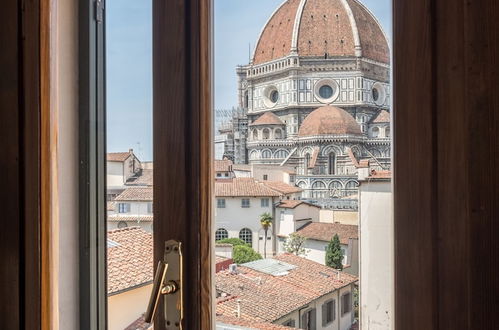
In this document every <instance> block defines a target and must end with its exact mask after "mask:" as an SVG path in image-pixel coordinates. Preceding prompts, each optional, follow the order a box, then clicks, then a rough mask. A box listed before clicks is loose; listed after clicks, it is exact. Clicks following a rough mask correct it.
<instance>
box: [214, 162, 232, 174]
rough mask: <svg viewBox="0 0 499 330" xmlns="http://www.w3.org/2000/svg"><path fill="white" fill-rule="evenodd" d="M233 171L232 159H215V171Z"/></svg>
mask: <svg viewBox="0 0 499 330" xmlns="http://www.w3.org/2000/svg"><path fill="white" fill-rule="evenodd" d="M230 171H232V161H231V160H228V159H224V160H215V172H230Z"/></svg>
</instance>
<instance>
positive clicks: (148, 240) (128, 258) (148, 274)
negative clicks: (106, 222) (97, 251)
mask: <svg viewBox="0 0 499 330" xmlns="http://www.w3.org/2000/svg"><path fill="white" fill-rule="evenodd" d="M107 239H108V248H107V293H108V295H112V294H117V293H119V292H120V291H123V290H126V289H129V288H133V287H136V286H139V285H145V284H148V283H150V282H152V280H153V238H152V234H150V233H147V232H145V231H144V230H142V229H140V228H139V227H128V228H123V229H116V230H111V231H109V232H108V234H107Z"/></svg>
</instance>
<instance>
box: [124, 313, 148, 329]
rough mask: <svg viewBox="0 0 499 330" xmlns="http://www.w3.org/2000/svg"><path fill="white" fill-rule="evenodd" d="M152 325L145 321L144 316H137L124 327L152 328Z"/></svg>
mask: <svg viewBox="0 0 499 330" xmlns="http://www.w3.org/2000/svg"><path fill="white" fill-rule="evenodd" d="M152 329H153V325H152V324H150V323H146V321H145V319H144V316H141V317H139V318H138V319H137V320H135V321H134V322H133V323H132V324H130V325H129V326H128V327H126V328H125V330H152Z"/></svg>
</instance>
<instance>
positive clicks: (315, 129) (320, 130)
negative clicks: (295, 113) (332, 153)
mask: <svg viewBox="0 0 499 330" xmlns="http://www.w3.org/2000/svg"><path fill="white" fill-rule="evenodd" d="M350 134H352V135H361V134H362V132H361V130H360V126H359V124H357V122H356V121H355V119H354V118H353V117H352V116H351V115H350V114H349V113H348V112H346V111H345V110H343V109H340V108H337V107H333V106H332V105H327V106H323V107H320V108H318V109H316V110H314V111H312V112H311V113H310V114H309V115H308V116H307V117H305V120H304V121H303V123H302V125H301V127H300V130H299V131H298V135H299V136H300V137H306V136H316V135H350Z"/></svg>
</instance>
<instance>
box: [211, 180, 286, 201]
mask: <svg viewBox="0 0 499 330" xmlns="http://www.w3.org/2000/svg"><path fill="white" fill-rule="evenodd" d="M215 196H216V197H274V196H275V197H278V196H280V194H279V193H278V192H277V191H275V190H273V189H270V188H268V187H267V186H265V185H264V184H263V183H260V182H258V181H256V180H255V179H253V178H234V179H232V180H223V181H216V182H215Z"/></svg>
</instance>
